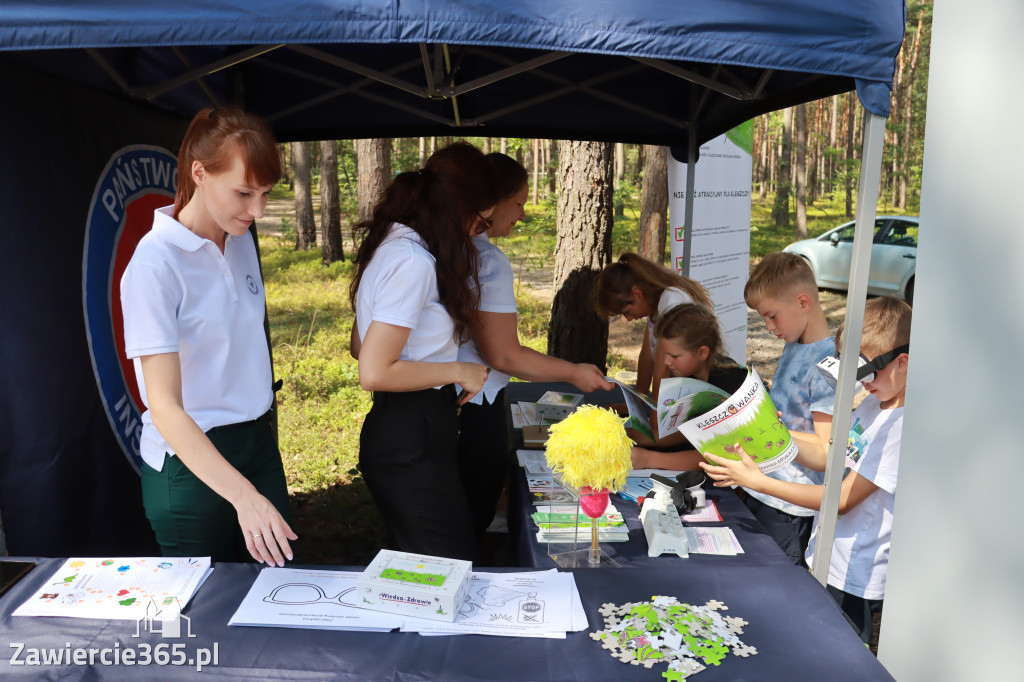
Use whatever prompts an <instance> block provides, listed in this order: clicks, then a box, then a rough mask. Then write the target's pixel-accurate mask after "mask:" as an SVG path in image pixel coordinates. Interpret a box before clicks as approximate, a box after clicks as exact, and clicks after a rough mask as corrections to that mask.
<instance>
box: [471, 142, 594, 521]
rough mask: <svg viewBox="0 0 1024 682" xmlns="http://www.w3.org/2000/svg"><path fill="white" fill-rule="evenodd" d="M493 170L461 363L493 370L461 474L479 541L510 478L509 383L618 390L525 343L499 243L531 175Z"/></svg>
mask: <svg viewBox="0 0 1024 682" xmlns="http://www.w3.org/2000/svg"><path fill="white" fill-rule="evenodd" d="M487 162H488V164H489V165H490V167H491V169H492V170H493V172H494V176H495V179H496V181H497V183H498V203H497V204H496V205H495V206H494V211H493V212H492V213H491V219H490V220H489V221H487V223H486V224H485V225H483V226H482V227H486V230H485V231H484V232H483V233H480V234H477V235H475V236H474V237H473V245H474V247H475V250H476V251H477V253H478V255H479V258H480V265H479V269H478V270H477V274H478V277H479V281H480V304H479V309H478V311H477V314H476V319H475V323H474V325H473V328H472V330H471V335H470V336H471V338H470V339H468V340H467V341H466V342H465V343H463V344H462V346H461V347H460V348H459V359H461V360H466V361H469V362H483V363H485V364H486V365H488V366H489V367H492V368H493V370H492V371H491V373H490V375H489V376H488V377H487V383H485V384H484V388H483V390H482V391H480V393H478V394H477V395H476V396H475V397H474V398H473V399H472V400H471V401H469V402H468V403H467V404H466V405H465V406H464V407H463V408H462V415H461V420H460V426H461V429H460V432H459V466H460V469H461V472H462V478H463V481H464V484H465V486H466V495H467V497H468V498H469V502H470V508H471V511H472V514H473V520H474V523H475V525H476V530H477V534H478V536H481V537H482V535H483V533H484V531H485V530H486V529H487V527H488V526H489V525H490V523H491V521H492V520H493V519H494V512H495V507H496V505H497V502H498V499H499V498H500V496H501V490H502V487H503V486H504V483H505V476H506V474H507V472H508V469H509V465H510V461H509V454H510V453H509V450H508V426H507V421H506V419H505V410H506V406H505V399H504V396H503V393H502V392H503V391H504V390H505V385H506V384H508V381H509V377H510V376H514V377H517V378H519V379H526V380H527V381H564V382H568V383H572V384H574V385H575V386H576V387H577V388H579V389H580V390H581V391H583V392H584V393H589V392H591V391H597V390H610V389H612V388H614V384H612V383H610V382H609V381H608V380H607V379H605V377H604V374H603V373H602V372H601V370H600V369H598V368H597V367H596V366H594V365H591V364H588V363H572V362H569V361H568V360H562V359H560V358H553V357H551V356H549V355H544V354H543V353H540V352H537V351H535V350H533V349H532V348H528V347H527V346H524V345H522V344H521V343H519V328H518V321H519V314H518V310H517V307H516V295H515V281H514V275H513V272H512V264H511V263H509V260H508V257H507V256H506V255H505V254H504V253H502V252H501V249H499V248H498V247H497V246H496V245H495V244H494V243H493V242H492V241H491V240H492V239H497V238H499V237H507V236H508V235H509V233H511V232H512V228H513V227H514V226H515V224H516V223H517V222H519V221H520V220H523V219H524V218H525V217H526V213H525V204H526V196H527V175H526V169H525V168H523V166H522V165H521V164H520V163H519V162H518V161H516V160H515V159H513V158H512V157H510V156H507V155H505V154H501V153H498V152H495V153H493V154H488V155H487Z"/></svg>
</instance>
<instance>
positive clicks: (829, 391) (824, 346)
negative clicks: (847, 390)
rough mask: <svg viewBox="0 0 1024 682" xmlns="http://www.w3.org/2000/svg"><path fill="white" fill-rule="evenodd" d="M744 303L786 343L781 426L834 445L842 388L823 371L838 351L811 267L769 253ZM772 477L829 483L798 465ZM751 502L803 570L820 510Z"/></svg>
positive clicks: (765, 498) (752, 497)
mask: <svg viewBox="0 0 1024 682" xmlns="http://www.w3.org/2000/svg"><path fill="white" fill-rule="evenodd" d="M743 297H744V298H745V299H746V301H747V305H748V306H750V307H751V308H753V309H754V310H756V311H757V312H758V314H759V315H760V316H761V317H762V318H764V322H765V326H766V327H767V328H768V331H769V332H771V333H773V334H775V335H776V336H777V337H779V338H780V339H783V340H784V341H785V342H786V345H785V347H784V348H783V349H782V355H781V356H780V357H779V362H778V366H777V367H776V370H775V376H774V377H773V378H772V386H771V390H770V392H769V393H770V395H771V398H772V402H774V403H775V407H776V408H777V409H778V410H779V412H781V414H782V420H783V421H784V422H785V424H786V426H787V427H788V428H789V430H790V431H791V432H793V433H794V434H795V437H796V438H797V439H798V440H800V439H812V440H813V441H816V442H819V443H821V444H823V445H825V446H827V444H828V440H829V437H830V432H831V430H832V410H833V406H834V403H835V390H834V389H833V388H832V387H831V386H830V385H829V384H828V382H827V381H825V379H824V377H822V376H821V373H820V372H818V369H817V367H816V365H817V364H818V363H819V362H820V361H821V360H823V359H825V358H826V357H828V356H830V355H834V354H835V350H836V347H835V341H834V340H833V338H832V335H831V333H830V332H829V328H828V320H827V318H826V317H825V312H824V311H823V310H822V309H821V304H820V302H819V300H818V286H817V284H816V283H815V281H814V273H813V272H812V271H811V267H810V265H808V264H807V261H805V260H804V259H803V258H801V257H800V256H798V255H796V254H792V253H785V252H778V253H771V254H768V255H767V256H765V257H764V259H763V260H762V261H761V262H760V263H758V265H757V266H756V267H755V268H754V271H753V272H752V273H751V274H750V278H749V279H748V280H747V284H746V286H745V287H744V289H743ZM801 434H803V435H801ZM768 475H769V476H771V477H772V478H776V479H778V480H781V481H789V482H791V483H803V484H809V485H820V484H821V483H822V482H823V481H824V474H823V473H821V472H817V471H812V470H810V469H808V468H807V467H804V466H803V465H801V464H799V463H798V462H796V461H795V460H794V461H792V462H790V463H789V464H786V465H785V466H783V467H780V468H779V469H776V470H775V471H773V472H772V473H770V474H768ZM744 502H745V503H746V505H747V507H749V508H750V510H751V511H752V512H753V513H754V516H756V517H757V520H758V521H760V522H761V525H762V526H764V528H765V530H766V531H768V534H769V535H771V536H772V538H773V539H774V540H775V542H776V543H778V545H779V547H781V548H782V551H784V552H785V553H786V556H788V557H789V558H790V560H791V561H792V562H793V563H794V564H796V565H797V566H804V565H805V564H804V551H805V550H806V549H807V542H808V540H809V539H810V537H811V529H812V523H813V519H814V510H812V509H807V508H806V507H801V506H798V505H795V504H791V503H789V502H786V501H783V500H780V499H778V498H775V497H772V496H771V495H765V494H763V493H759V492H755V491H752V490H746V496H745V497H744Z"/></svg>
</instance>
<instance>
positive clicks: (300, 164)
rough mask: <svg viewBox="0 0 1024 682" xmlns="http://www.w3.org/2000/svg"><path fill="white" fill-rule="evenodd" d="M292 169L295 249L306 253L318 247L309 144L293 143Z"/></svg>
mask: <svg viewBox="0 0 1024 682" xmlns="http://www.w3.org/2000/svg"><path fill="white" fill-rule="evenodd" d="M292 169H293V170H294V171H295V249H296V250H297V251H305V250H306V249H309V248H312V247H314V246H316V217H315V214H314V213H313V169H312V164H311V162H310V150H309V142H292Z"/></svg>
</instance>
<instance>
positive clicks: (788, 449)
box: [678, 367, 797, 473]
mask: <svg viewBox="0 0 1024 682" xmlns="http://www.w3.org/2000/svg"><path fill="white" fill-rule="evenodd" d="M678 428H679V431H681V432H682V434H683V435H684V436H686V439H687V440H688V441H690V443H691V444H693V447H694V448H695V449H696V450H697V451H698V452H700V453H702V454H703V453H705V452H710V453H711V454H713V455H718V456H720V457H724V458H726V459H736V460H738V459H739V458H740V456H739V449H742V450H743V451H745V452H746V453H747V454H748V455H750V457H751V459H753V460H754V461H755V462H757V465H758V466H759V467H760V468H761V471H763V472H764V473H768V472H770V471H775V470H776V469H778V468H779V467H781V466H783V465H785V464H787V463H789V462H790V461H792V460H793V458H794V457H796V452H797V446H796V443H795V442H794V441H793V437H792V436H791V435H790V433H789V429H787V428H786V425H785V424H784V423H783V422H782V419H780V418H779V416H778V410H776V409H775V403H773V402H772V399H771V397H770V396H769V395H768V390H767V389H766V388H765V387H764V383H763V382H762V381H761V377H759V376H758V375H757V372H756V371H755V370H754V369H753V368H752V367H751V368H749V369H748V370H747V378H746V380H745V381H744V382H743V385H741V386H740V387H739V389H738V390H737V391H736V392H735V393H733V394H732V395H731V396H729V397H728V398H727V399H726V400H725V401H724V402H722V403H721V404H720V405H718V406H717V407H715V408H713V409H711V410H708V411H707V412H704V413H703V414H701V415H699V416H696V417H693V418H692V419H690V420H688V421H686V422H684V423H682V424H680V425H679V427H678Z"/></svg>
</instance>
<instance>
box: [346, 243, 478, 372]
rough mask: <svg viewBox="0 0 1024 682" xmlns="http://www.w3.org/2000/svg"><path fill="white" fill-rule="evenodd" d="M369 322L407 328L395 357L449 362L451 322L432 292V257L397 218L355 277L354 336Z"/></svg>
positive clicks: (362, 333)
mask: <svg viewBox="0 0 1024 682" xmlns="http://www.w3.org/2000/svg"><path fill="white" fill-rule="evenodd" d="M374 321H377V322H384V323H387V324H393V325H395V326H398V327H406V328H408V329H409V339H408V340H407V341H406V343H405V347H404V348H402V352H401V353H400V354H399V356H398V357H399V359H400V360H414V361H425V362H454V361H455V360H456V358H457V357H458V353H459V347H458V346H457V345H456V344H455V338H454V333H455V323H454V322H452V318H451V316H450V315H448V310H447V309H446V308H445V307H444V304H442V303H441V298H440V295H439V294H438V290H437V270H436V264H435V260H434V256H432V255H431V253H430V252H429V251H428V250H427V248H426V246H425V245H424V244H423V241H422V240H421V239H420V236H419V234H418V233H417V232H416V231H415V230H413V229H412V228H411V227H408V226H406V225H402V224H401V223H392V225H391V227H390V228H389V231H388V234H387V236H386V237H385V238H384V240H383V241H382V242H381V243H380V246H378V247H377V250H376V251H375V252H374V254H373V257H372V258H371V259H370V262H369V263H368V264H367V266H366V270H364V271H363V276H362V279H361V280H360V282H359V292H358V293H357V294H356V331H357V332H358V333H359V340H360V341H363V340H364V339H365V338H366V330H367V329H369V328H370V323H371V322H374ZM434 388H441V387H440V386H435V387H434Z"/></svg>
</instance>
